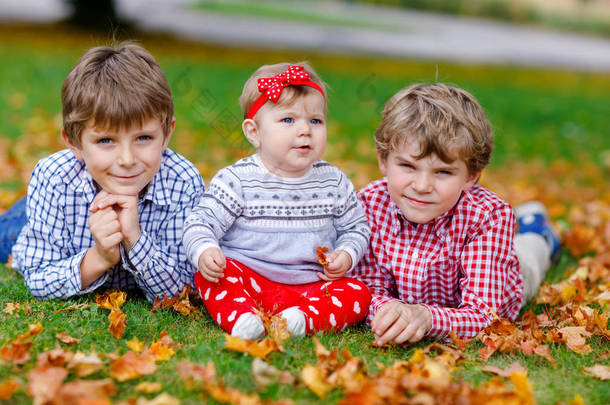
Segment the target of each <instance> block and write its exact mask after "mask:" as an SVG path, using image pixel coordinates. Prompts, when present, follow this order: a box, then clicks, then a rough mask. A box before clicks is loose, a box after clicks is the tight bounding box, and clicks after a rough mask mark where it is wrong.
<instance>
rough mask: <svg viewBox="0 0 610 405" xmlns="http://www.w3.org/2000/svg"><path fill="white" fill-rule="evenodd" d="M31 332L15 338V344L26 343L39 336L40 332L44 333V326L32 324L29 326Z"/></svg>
mask: <svg viewBox="0 0 610 405" xmlns="http://www.w3.org/2000/svg"><path fill="white" fill-rule="evenodd" d="M29 328H30V330H29V331H28V332H25V333H23V334H21V335H19V336H17V337H16V338H15V342H20V343H21V342H25V341H26V340H29V339H30V338H32V337H34V336H36V335H38V334H39V333H40V332H42V325H41V324H40V322H38V323H31V324H30V325H29Z"/></svg>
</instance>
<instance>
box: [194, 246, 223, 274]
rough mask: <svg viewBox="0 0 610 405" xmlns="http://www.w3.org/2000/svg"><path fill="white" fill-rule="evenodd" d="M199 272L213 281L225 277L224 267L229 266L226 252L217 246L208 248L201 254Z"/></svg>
mask: <svg viewBox="0 0 610 405" xmlns="http://www.w3.org/2000/svg"><path fill="white" fill-rule="evenodd" d="M198 264H199V272H200V273H201V275H202V276H203V278H205V279H206V280H208V281H209V282H211V283H217V282H218V280H220V279H221V278H222V277H224V273H223V272H224V269H225V267H226V266H227V261H226V259H225V255H224V253H222V250H220V249H219V248H217V247H211V248H207V249H206V250H204V251H203V253H202V254H201V256H199V263H198Z"/></svg>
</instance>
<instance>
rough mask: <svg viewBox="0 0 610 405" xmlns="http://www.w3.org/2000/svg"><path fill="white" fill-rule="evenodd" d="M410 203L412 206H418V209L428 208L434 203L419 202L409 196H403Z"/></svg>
mask: <svg viewBox="0 0 610 405" xmlns="http://www.w3.org/2000/svg"><path fill="white" fill-rule="evenodd" d="M403 197H404V198H405V199H406V200H407V201H408V202H409V203H411V204H412V205H415V206H418V207H427V206H429V205H432V204H433V202H431V201H422V200H418V199H417V198H411V197H409V196H406V195H405V196H403Z"/></svg>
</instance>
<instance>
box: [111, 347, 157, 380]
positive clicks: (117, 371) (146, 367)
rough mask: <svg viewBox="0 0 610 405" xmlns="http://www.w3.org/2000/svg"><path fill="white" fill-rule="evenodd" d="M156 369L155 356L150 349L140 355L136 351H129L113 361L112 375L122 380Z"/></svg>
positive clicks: (149, 372)
mask: <svg viewBox="0 0 610 405" xmlns="http://www.w3.org/2000/svg"><path fill="white" fill-rule="evenodd" d="M156 370H157V365H156V364H155V356H154V355H153V354H152V353H151V352H149V351H148V350H145V351H144V352H142V354H140V355H137V354H135V353H134V352H127V353H126V354H124V355H123V356H121V357H119V358H118V359H117V360H115V361H113V362H112V366H111V367H110V376H111V377H112V378H114V379H116V380H117V381H121V382H122V381H127V380H131V379H134V378H138V377H141V376H143V375H148V374H152V373H154V372H155V371H156Z"/></svg>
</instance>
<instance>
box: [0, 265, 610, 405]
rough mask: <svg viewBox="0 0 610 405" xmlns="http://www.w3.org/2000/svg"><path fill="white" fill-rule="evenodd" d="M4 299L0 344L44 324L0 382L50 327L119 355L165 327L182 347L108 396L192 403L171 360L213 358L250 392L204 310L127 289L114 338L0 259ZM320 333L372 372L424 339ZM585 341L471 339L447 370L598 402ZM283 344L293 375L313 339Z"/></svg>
mask: <svg viewBox="0 0 610 405" xmlns="http://www.w3.org/2000/svg"><path fill="white" fill-rule="evenodd" d="M9 302H14V303H15V302H20V303H24V302H28V303H29V304H30V306H31V314H30V315H25V314H24V313H19V314H18V315H15V314H13V315H8V314H6V313H4V312H0V324H2V328H0V343H4V342H6V341H9V340H11V339H13V338H14V337H15V336H16V335H17V334H20V333H23V332H25V331H27V327H28V324H30V323H35V322H41V323H42V325H43V327H44V330H43V332H42V333H41V334H40V335H38V336H36V337H34V338H33V339H32V341H33V342H34V346H33V348H32V349H31V350H30V352H31V353H32V354H33V357H34V358H33V359H32V360H30V361H28V362H27V363H26V364H25V365H24V366H21V367H17V366H6V367H0V381H2V380H3V379H5V378H7V377H9V376H11V375H15V376H17V377H20V378H22V380H23V381H27V372H28V371H29V370H30V369H31V368H32V367H33V365H34V363H35V356H36V355H37V354H39V353H41V352H43V351H46V350H50V349H52V348H54V347H55V346H56V345H59V343H58V341H57V339H56V338H55V334H57V333H59V332H67V333H68V334H70V335H71V336H74V337H77V338H80V339H82V341H81V342H79V343H76V344H75V345H73V346H71V347H67V346H66V345H63V344H61V346H64V347H65V348H67V349H68V350H71V351H73V352H75V351H77V350H80V351H83V352H85V353H89V352H91V351H93V350H95V351H96V352H97V353H111V352H115V351H116V350H118V352H119V354H123V353H125V352H127V351H128V350H129V349H128V348H127V347H126V345H125V342H126V341H128V340H130V339H132V338H133V337H134V336H137V337H138V339H140V340H141V341H143V342H145V343H146V344H150V343H151V342H152V341H155V340H157V339H158V338H159V334H160V333H161V332H162V331H166V332H167V333H168V334H169V335H170V336H171V337H172V338H173V339H174V340H175V341H176V342H178V343H181V344H182V345H183V346H182V348H180V349H177V351H176V355H175V356H174V357H173V358H172V359H170V360H169V361H167V362H159V363H157V364H158V366H159V368H158V370H157V371H156V372H155V373H154V374H152V375H149V376H144V377H141V378H138V379H136V380H131V381H127V382H123V383H117V390H118V395H117V396H116V397H115V399H119V398H120V399H126V398H128V397H129V396H137V395H140V396H142V395H143V394H140V393H138V392H137V391H135V386H136V385H137V384H138V383H139V382H141V381H158V382H161V383H162V385H163V391H165V392H168V393H169V394H171V395H172V396H175V397H177V398H179V399H181V400H182V401H183V402H182V403H184V404H189V403H196V402H197V401H198V400H199V398H200V394H199V392H198V391H189V390H187V389H186V388H185V387H184V384H183V383H182V381H181V380H180V378H179V376H178V374H177V372H176V365H177V364H178V362H179V361H181V360H183V359H188V360H189V361H192V362H196V363H201V364H204V363H208V362H210V361H213V362H214V364H215V366H216V370H217V373H218V375H219V376H222V378H223V380H224V381H225V383H226V384H227V386H229V387H232V388H237V389H239V390H240V391H242V392H247V393H252V392H257V391H256V386H255V384H254V381H253V379H252V376H251V372H250V367H251V362H252V358H251V357H249V356H246V355H243V354H240V353H237V352H229V351H226V350H224V349H223V343H224V339H223V337H222V333H221V332H222V331H221V330H220V328H218V327H217V326H216V325H215V324H214V322H213V321H212V320H211V319H210V318H209V317H208V316H207V315H206V316H205V317H204V318H203V319H194V318H189V317H183V316H181V315H179V314H177V313H175V312H173V311H168V310H161V311H158V312H157V313H156V314H153V313H152V312H151V307H150V305H149V304H148V302H147V301H145V300H144V299H143V298H141V297H139V296H136V295H134V296H131V297H130V298H129V299H128V300H127V302H126V303H125V305H124V306H123V307H122V310H123V312H124V313H125V314H126V315H127V328H126V331H125V335H124V336H123V337H122V338H121V339H119V340H118V341H117V340H115V339H114V338H113V337H112V336H111V335H110V333H109V332H108V331H107V327H108V323H107V322H108V321H107V318H108V310H105V309H100V308H98V307H97V305H96V304H95V299H94V296H93V295H89V296H84V297H79V298H73V299H70V300H68V301H61V300H50V301H38V300H35V299H33V298H32V297H31V296H30V295H29V293H28V292H27V290H26V288H25V286H24V284H23V280H22V278H21V277H20V276H19V275H18V274H17V273H15V272H14V271H13V270H11V269H8V268H6V267H5V266H4V265H0V308H2V309H3V308H4V307H5V305H6V303H9ZM82 302H89V303H90V304H91V306H90V307H89V308H87V309H84V310H80V311H70V312H62V313H59V314H58V313H56V312H55V311H57V310H58V309H61V308H65V307H67V306H68V305H71V304H75V303H82ZM319 338H320V341H321V342H322V343H323V344H324V345H325V346H326V347H327V348H347V349H349V350H350V352H351V353H352V354H353V355H354V356H356V357H359V358H360V359H361V360H362V361H363V364H364V367H365V369H366V370H367V371H368V372H369V373H372V374H375V373H377V372H378V370H379V369H378V366H377V363H381V364H385V365H390V364H392V363H394V361H396V360H407V359H409V358H410V356H411V355H412V354H413V352H414V350H415V349H416V348H421V347H424V346H425V345H426V344H428V343H430V342H425V341H424V342H421V343H419V344H417V345H411V346H404V347H391V348H387V349H383V350H380V349H377V348H375V347H374V346H373V345H372V341H373V337H372V334H371V332H370V331H369V330H368V329H367V328H366V327H364V326H360V327H356V328H352V329H347V330H345V331H343V332H341V333H339V334H336V335H321V336H319ZM589 342H590V343H591V344H592V346H593V347H594V352H593V353H592V354H589V355H585V356H581V355H578V354H576V353H573V352H571V351H569V350H568V349H567V348H566V347H565V346H564V345H552V347H551V353H552V355H553V357H554V358H555V359H556V360H557V365H555V366H552V365H550V364H549V363H548V361H546V360H544V359H542V358H540V357H537V356H525V355H522V354H495V355H493V356H492V357H491V358H490V359H489V360H488V361H487V362H482V361H480V360H479V357H478V356H479V354H478V350H479V349H480V348H481V347H482V345H481V344H479V343H476V344H473V345H471V346H469V347H468V348H467V350H466V352H465V353H466V356H467V359H466V361H465V362H463V363H461V364H460V365H459V368H458V370H457V371H455V372H454V378H463V379H464V380H465V381H468V382H471V383H472V384H473V385H474V386H477V385H479V384H481V383H484V382H486V381H488V380H489V378H490V377H491V375H490V374H488V373H483V372H481V370H480V368H481V367H482V366H484V365H487V364H490V365H495V366H498V367H501V368H505V367H507V366H508V365H510V364H512V363H513V362H515V361H518V362H519V363H520V364H521V365H522V366H524V367H525V368H527V369H528V372H529V373H528V379H529V380H530V382H531V383H532V384H533V386H534V392H535V397H536V400H537V402H538V403H539V404H554V403H557V402H558V401H564V402H565V401H567V400H571V399H573V398H574V397H575V395H577V394H578V395H581V396H582V397H583V398H584V400H585V403H586V404H588V405H592V404H600V405H601V404H605V403H607V400H608V399H609V398H610V387H609V386H608V384H607V383H604V382H602V381H600V380H596V379H594V378H591V377H587V376H585V375H584V374H583V373H582V371H581V368H582V367H590V366H592V365H594V364H597V363H599V362H600V361H599V359H598V358H597V357H596V356H597V355H596V354H599V353H603V352H604V351H607V343H606V342H604V341H602V340H601V339H599V338H591V339H590V340H589ZM285 348H286V353H273V354H271V355H270V357H269V359H268V362H269V363H270V364H272V365H274V366H276V367H278V368H279V369H281V370H287V371H289V372H290V373H291V374H292V375H293V376H295V377H297V381H299V380H298V377H299V375H300V370H301V369H302V368H303V367H304V366H305V365H306V364H315V363H316V357H315V354H314V351H313V342H312V340H311V339H310V338H304V339H294V340H292V341H290V342H288V343H287V344H286V345H285ZM107 373H108V366H106V367H105V368H104V369H102V370H100V371H98V372H97V373H96V374H94V375H92V376H91V377H88V378H90V379H93V378H105V377H106V376H107ZM566 382H569V383H566ZM258 393H259V395H260V396H261V397H263V398H267V399H274V400H277V399H281V398H291V399H293V400H294V401H295V402H297V403H302V404H308V403H334V402H335V401H336V400H338V399H340V398H341V397H342V396H343V394H342V393H341V392H340V391H334V392H332V393H331V395H330V396H329V398H327V399H326V400H321V399H318V398H317V397H316V396H315V395H314V394H313V393H312V392H310V391H309V390H308V389H307V388H305V387H304V385H303V383H302V382H300V381H299V382H297V385H296V388H295V387H293V386H292V385H286V384H273V385H271V386H268V387H266V388H264V389H263V390H262V391H260V392H258ZM29 401H30V399H29V398H28V397H27V396H26V395H25V393H24V392H23V391H20V392H18V393H17V394H15V396H14V397H13V400H12V403H15V404H17V403H29ZM210 403H213V402H212V401H211V402H210Z"/></svg>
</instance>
